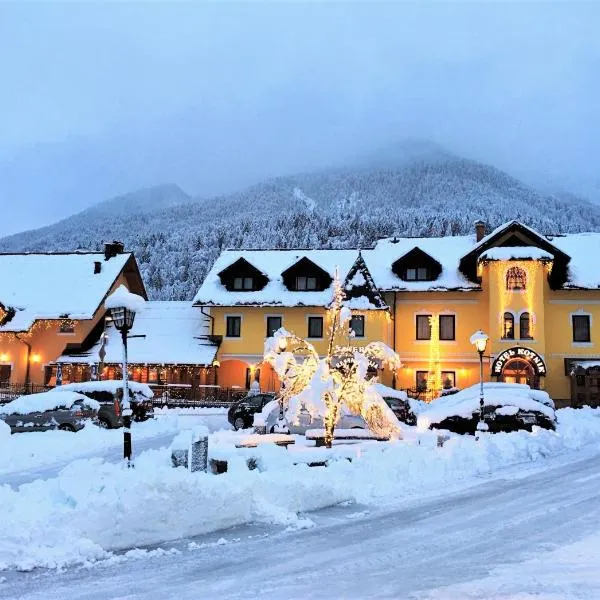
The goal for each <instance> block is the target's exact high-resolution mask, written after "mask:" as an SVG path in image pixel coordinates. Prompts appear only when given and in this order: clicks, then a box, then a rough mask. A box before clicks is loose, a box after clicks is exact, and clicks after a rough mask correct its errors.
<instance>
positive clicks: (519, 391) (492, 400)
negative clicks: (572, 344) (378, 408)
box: [418, 383, 554, 429]
mask: <svg viewBox="0 0 600 600" xmlns="http://www.w3.org/2000/svg"><path fill="white" fill-rule="evenodd" d="M484 401H485V405H486V406H497V407H499V408H501V407H509V406H510V407H515V408H516V409H517V411H518V410H525V411H537V412H541V413H543V414H544V415H545V416H546V417H548V418H549V419H551V420H552V421H553V420H554V403H553V402H552V400H551V399H550V396H549V395H548V394H547V393H546V392H543V391H541V390H532V389H531V388H530V387H529V386H528V385H523V384H519V383H485V384H484ZM497 410H498V409H497ZM503 410H504V408H503ZM478 411H479V384H477V385H473V386H471V387H468V388H465V389H464V390H461V391H460V392H457V393H456V394H452V395H449V396H442V397H441V398H438V399H437V400H434V401H433V402H432V403H431V404H430V405H429V407H428V408H426V409H424V410H422V411H421V412H420V414H419V417H418V423H419V425H420V427H422V428H425V429H426V428H427V427H429V424H431V423H440V422H441V421H443V420H444V419H447V418H448V417H453V416H458V417H464V418H465V419H470V418H471V417H472V415H473V413H474V412H478ZM517 411H515V412H517ZM499 414H509V413H506V412H505V413H499Z"/></svg>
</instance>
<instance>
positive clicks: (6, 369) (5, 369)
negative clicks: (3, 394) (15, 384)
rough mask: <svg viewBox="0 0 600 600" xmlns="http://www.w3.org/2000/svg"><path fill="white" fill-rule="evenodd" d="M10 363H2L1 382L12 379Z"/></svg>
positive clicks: (0, 369)
mask: <svg viewBox="0 0 600 600" xmlns="http://www.w3.org/2000/svg"><path fill="white" fill-rule="evenodd" d="M10 371H11V366H10V365H0V382H2V383H8V382H9V381H10Z"/></svg>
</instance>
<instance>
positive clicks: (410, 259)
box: [392, 246, 442, 281]
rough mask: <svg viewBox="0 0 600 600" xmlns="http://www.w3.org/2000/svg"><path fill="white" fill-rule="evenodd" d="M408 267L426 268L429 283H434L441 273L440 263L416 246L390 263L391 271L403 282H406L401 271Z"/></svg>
mask: <svg viewBox="0 0 600 600" xmlns="http://www.w3.org/2000/svg"><path fill="white" fill-rule="evenodd" d="M409 267H416V268H418V267H427V269H428V270H429V272H430V277H429V278H428V280H429V281H435V280H436V279H437V278H438V277H439V276H440V275H441V273H442V265H441V264H440V262H439V261H438V260H436V259H435V258H433V256H431V254H427V252H424V251H423V250H421V248H419V247H418V246H415V247H414V248H413V249H412V250H409V251H408V252H407V253H406V254H404V255H403V256H401V257H400V258H398V259H396V260H395V261H394V262H393V263H392V271H394V273H396V275H398V277H400V279H403V280H405V281H408V280H407V279H406V278H405V277H403V271H404V270H405V269H407V268H409Z"/></svg>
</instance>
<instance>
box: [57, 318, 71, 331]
mask: <svg viewBox="0 0 600 600" xmlns="http://www.w3.org/2000/svg"><path fill="white" fill-rule="evenodd" d="M58 330H59V332H60V333H74V332H75V322H74V321H71V320H69V319H63V320H62V321H61V322H60V326H59V328H58Z"/></svg>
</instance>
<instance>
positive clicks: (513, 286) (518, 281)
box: [506, 267, 527, 290]
mask: <svg viewBox="0 0 600 600" xmlns="http://www.w3.org/2000/svg"><path fill="white" fill-rule="evenodd" d="M526 288H527V273H526V272H525V270H524V269H521V267H510V269H508V271H506V289H507V290H524V289H526Z"/></svg>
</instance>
